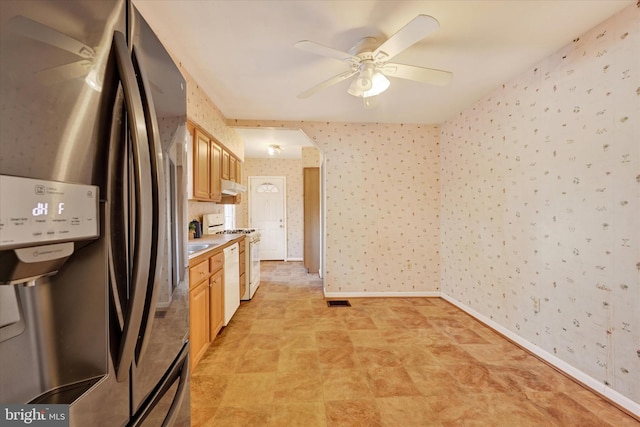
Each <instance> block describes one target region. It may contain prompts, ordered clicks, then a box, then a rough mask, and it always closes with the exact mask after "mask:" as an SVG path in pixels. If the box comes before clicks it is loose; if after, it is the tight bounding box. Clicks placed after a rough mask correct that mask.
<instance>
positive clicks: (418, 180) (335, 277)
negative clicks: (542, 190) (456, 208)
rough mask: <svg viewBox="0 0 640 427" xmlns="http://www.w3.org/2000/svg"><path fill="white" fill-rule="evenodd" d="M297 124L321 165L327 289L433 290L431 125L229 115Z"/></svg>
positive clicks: (434, 149) (436, 164)
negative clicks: (319, 153)
mask: <svg viewBox="0 0 640 427" xmlns="http://www.w3.org/2000/svg"><path fill="white" fill-rule="evenodd" d="M230 124H233V125H234V126H238V125H240V126H250V127H256V126H265V127H282V128H299V129H302V130H303V131H304V132H305V133H306V134H307V135H308V136H309V137H310V138H311V140H312V141H313V143H314V144H315V145H316V146H317V147H318V148H319V149H320V150H321V151H322V155H323V157H324V159H325V167H326V183H325V190H326V236H325V237H326V245H327V251H326V271H325V279H326V282H325V283H326V291H327V292H329V293H332V292H343V293H357V294H362V295H367V294H369V295H375V294H377V293H387V294H388V293H400V292H419V293H428V292H435V291H438V290H439V289H440V259H439V258H440V256H439V246H440V229H439V223H440V219H439V211H440V192H439V190H440V183H439V173H440V160H439V145H438V140H439V132H440V129H439V127H438V126H430V125H411V124H376V123H368V124H360V123H326V122H323V123H317V122H273V121H263V122H258V121H240V120H234V121H231V122H230Z"/></svg>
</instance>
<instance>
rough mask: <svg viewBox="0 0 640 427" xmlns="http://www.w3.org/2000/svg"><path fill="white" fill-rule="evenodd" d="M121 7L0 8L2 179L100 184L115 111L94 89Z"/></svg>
mask: <svg viewBox="0 0 640 427" xmlns="http://www.w3.org/2000/svg"><path fill="white" fill-rule="evenodd" d="M124 5H125V2H124V1H122V0H105V1H92V2H86V1H83V0H73V1H70V0H67V1H56V2H51V1H49V0H34V1H22V0H2V1H0V33H1V34H0V43H1V45H0V49H1V51H0V52H1V57H2V60H1V61H0V111H2V126H0V152H1V153H2V156H0V174H3V175H15V176H23V177H29V178H37V179H47V180H52V181H62V182H75V183H78V184H94V185H100V184H99V183H98V182H97V181H98V180H99V178H100V171H99V165H100V161H101V160H102V159H104V158H105V152H104V151H103V150H104V149H105V143H106V140H105V135H107V134H108V129H105V128H104V126H103V125H104V124H105V121H104V120H102V118H103V117H104V116H107V115H109V114H110V109H111V107H112V105H107V104H106V103H103V102H102V101H103V100H102V93H101V92H100V86H99V85H96V83H100V82H102V80H103V79H104V74H103V73H104V69H105V63H106V59H107V57H108V55H109V50H110V48H111V39H112V37H113V32H114V31H115V30H118V31H123V32H124V31H125V30H126V28H125V19H124V16H125V15H124V13H125V10H124V9H125V8H124ZM90 76H92V77H91V78H90ZM97 89H98V90H97ZM107 125H108V123H107ZM101 190H102V189H101Z"/></svg>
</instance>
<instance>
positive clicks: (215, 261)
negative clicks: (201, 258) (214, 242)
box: [209, 252, 224, 273]
mask: <svg viewBox="0 0 640 427" xmlns="http://www.w3.org/2000/svg"><path fill="white" fill-rule="evenodd" d="M223 264H224V253H223V252H220V253H218V254H216V255H214V256H212V257H211V258H209V271H211V272H212V273H215V272H216V271H218V270H220V269H221V268H222V266H223Z"/></svg>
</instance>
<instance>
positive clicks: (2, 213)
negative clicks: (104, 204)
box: [0, 175, 99, 249]
mask: <svg viewBox="0 0 640 427" xmlns="http://www.w3.org/2000/svg"><path fill="white" fill-rule="evenodd" d="M0 188H2V192H0V249H9V248H16V247H20V246H26V245H33V244H42V243H53V242H57V241H73V240H82V239H92V238H96V237H98V230H99V223H98V187H96V186H94V185H80V184H69V183H64V182H55V181H45V180H41V179H31V178H22V177H16V176H7V175H0Z"/></svg>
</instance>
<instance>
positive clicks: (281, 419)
mask: <svg viewBox="0 0 640 427" xmlns="http://www.w3.org/2000/svg"><path fill="white" fill-rule="evenodd" d="M326 425H327V417H326V415H325V410H324V404H323V403H322V402H308V403H288V404H275V405H273V410H272V411H271V418H270V420H269V426H271V427H325V426H326Z"/></svg>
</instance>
